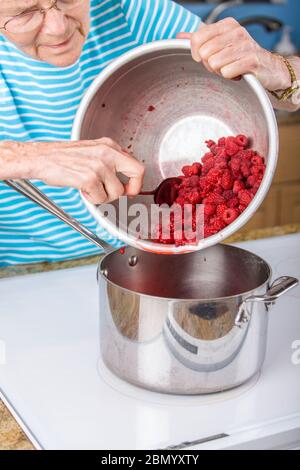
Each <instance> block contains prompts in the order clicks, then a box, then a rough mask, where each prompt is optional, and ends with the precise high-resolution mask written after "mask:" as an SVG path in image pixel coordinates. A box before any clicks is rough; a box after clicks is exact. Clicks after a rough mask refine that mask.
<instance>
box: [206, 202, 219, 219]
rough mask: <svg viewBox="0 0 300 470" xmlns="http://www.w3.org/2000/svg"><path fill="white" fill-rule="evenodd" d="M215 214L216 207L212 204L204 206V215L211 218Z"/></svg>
mask: <svg viewBox="0 0 300 470" xmlns="http://www.w3.org/2000/svg"><path fill="white" fill-rule="evenodd" d="M215 212H216V206H215V205H214V204H205V205H204V215H206V216H208V217H211V216H212V215H214V213H215Z"/></svg>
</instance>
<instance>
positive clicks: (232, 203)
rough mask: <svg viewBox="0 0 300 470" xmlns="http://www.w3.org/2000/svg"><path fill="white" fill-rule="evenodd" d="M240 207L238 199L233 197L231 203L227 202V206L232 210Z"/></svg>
mask: <svg viewBox="0 0 300 470" xmlns="http://www.w3.org/2000/svg"><path fill="white" fill-rule="evenodd" d="M238 205H239V200H238V198H237V197H232V198H231V199H229V201H228V202H227V206H228V207H229V208H230V209H232V208H233V207H237V206H238Z"/></svg>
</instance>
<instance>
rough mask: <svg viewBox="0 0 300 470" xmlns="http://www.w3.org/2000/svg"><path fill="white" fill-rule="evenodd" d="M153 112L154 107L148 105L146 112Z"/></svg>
mask: <svg viewBox="0 0 300 470" xmlns="http://www.w3.org/2000/svg"><path fill="white" fill-rule="evenodd" d="M154 110H155V106H153V105H152V104H150V106H148V111H150V112H152V111H154Z"/></svg>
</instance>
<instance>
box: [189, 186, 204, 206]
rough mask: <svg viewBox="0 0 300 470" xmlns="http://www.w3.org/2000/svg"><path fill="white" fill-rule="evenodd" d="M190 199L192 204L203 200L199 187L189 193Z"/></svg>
mask: <svg viewBox="0 0 300 470" xmlns="http://www.w3.org/2000/svg"><path fill="white" fill-rule="evenodd" d="M189 201H190V203H191V204H200V202H201V201H202V195H201V193H200V192H199V191H198V190H197V189H193V191H192V192H191V193H190V195H189Z"/></svg>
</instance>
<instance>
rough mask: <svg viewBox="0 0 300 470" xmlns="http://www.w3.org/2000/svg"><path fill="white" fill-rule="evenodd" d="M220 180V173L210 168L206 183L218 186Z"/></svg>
mask: <svg viewBox="0 0 300 470" xmlns="http://www.w3.org/2000/svg"><path fill="white" fill-rule="evenodd" d="M221 178H222V171H221V170H216V169H215V168H211V169H210V170H209V172H208V173H207V177H206V181H207V182H208V183H212V184H218V183H219V181H220V180H221Z"/></svg>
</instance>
